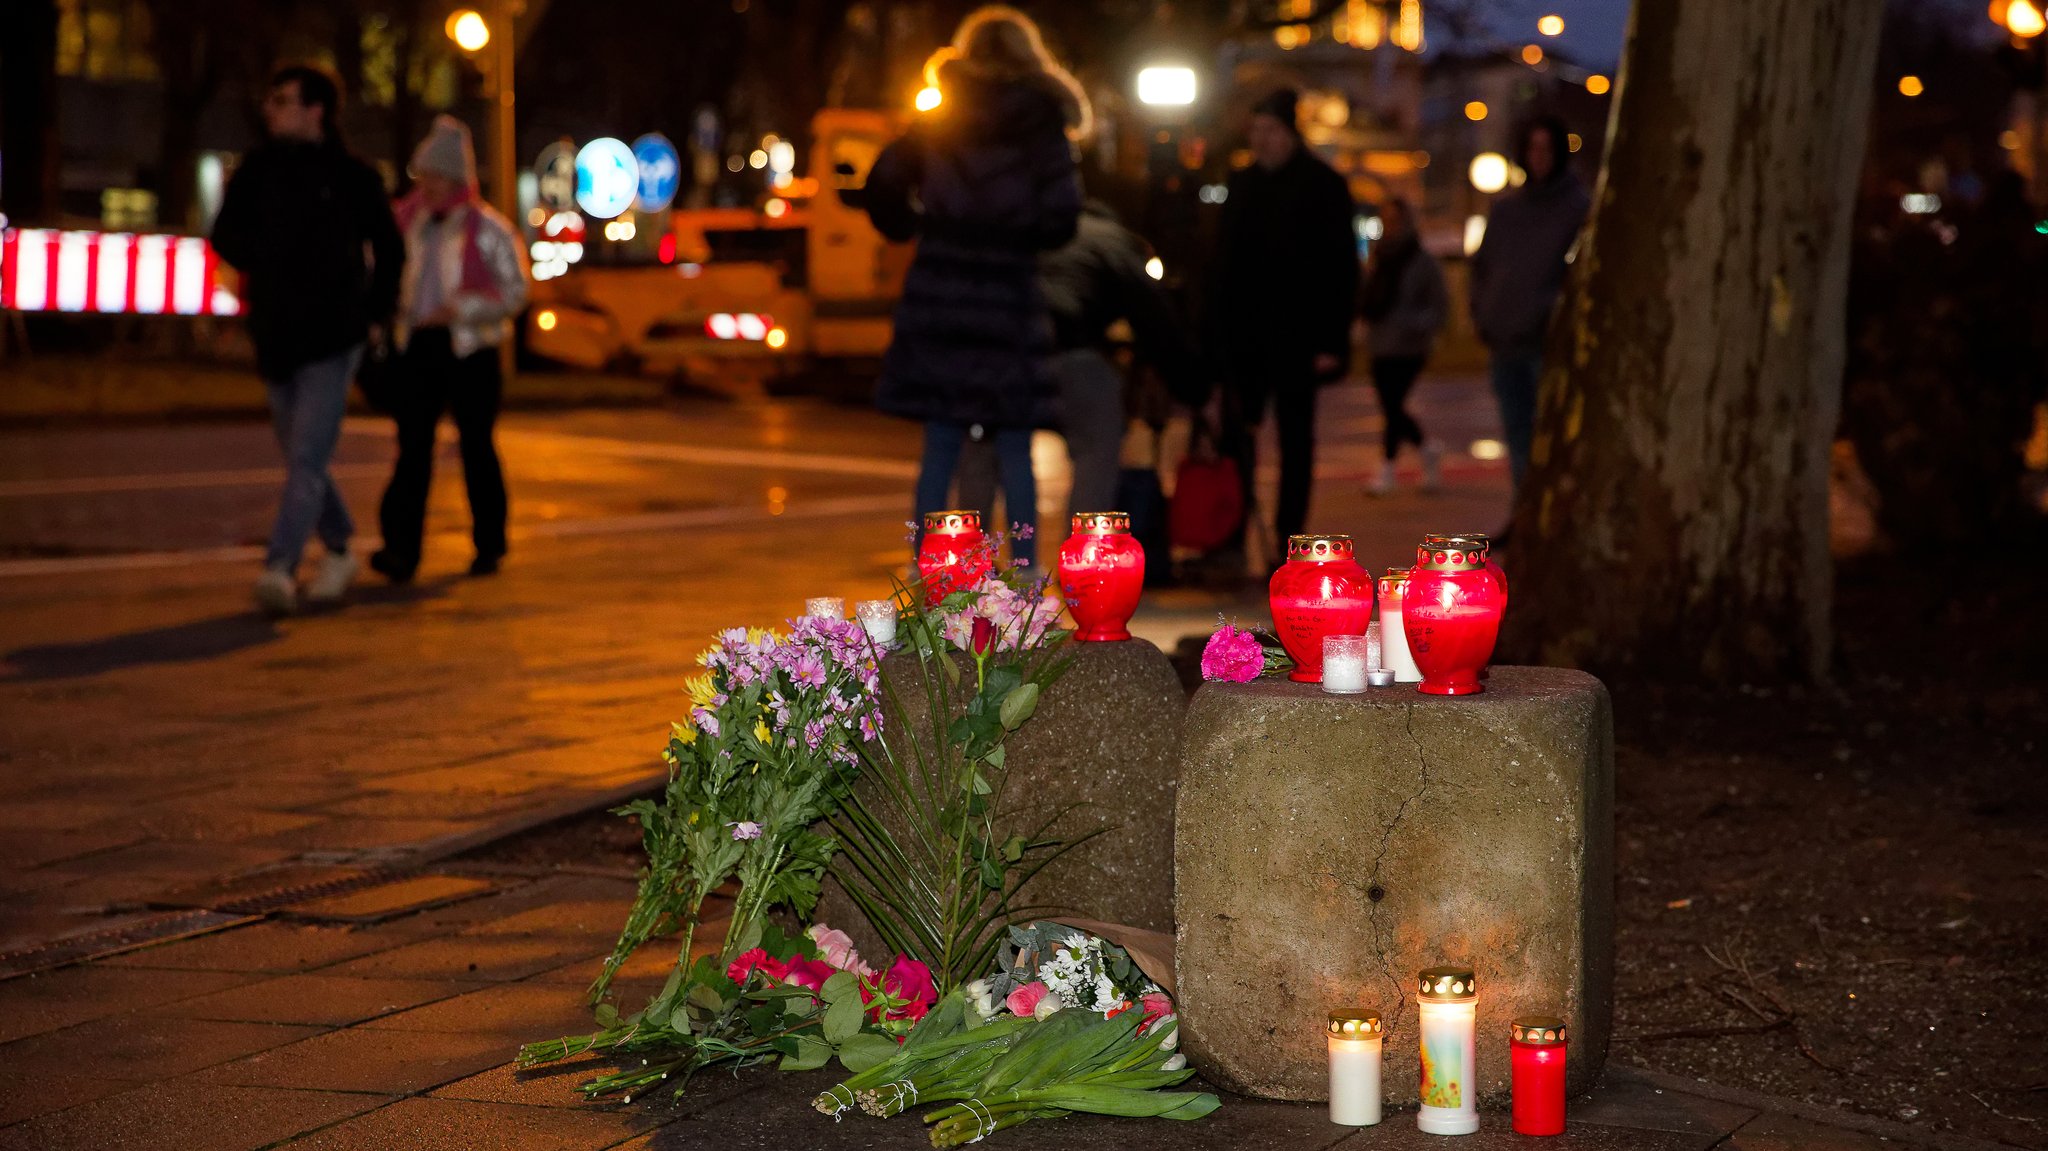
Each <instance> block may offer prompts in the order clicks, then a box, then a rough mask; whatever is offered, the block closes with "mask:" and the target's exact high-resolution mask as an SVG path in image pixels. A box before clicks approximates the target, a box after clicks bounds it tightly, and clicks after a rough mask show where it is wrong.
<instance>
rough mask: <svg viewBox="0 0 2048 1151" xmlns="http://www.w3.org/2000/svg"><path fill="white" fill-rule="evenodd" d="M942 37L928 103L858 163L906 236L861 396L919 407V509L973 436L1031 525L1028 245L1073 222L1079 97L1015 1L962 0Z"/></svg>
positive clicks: (1047, 329) (895, 233) (895, 229)
mask: <svg viewBox="0 0 2048 1151" xmlns="http://www.w3.org/2000/svg"><path fill="white" fill-rule="evenodd" d="M942 51H943V55H944V57H945V58H944V59H943V60H942V61H940V62H939V63H938V64H937V66H936V68H935V69H934V70H933V73H934V78H935V80H936V83H937V87H938V89H939V92H940V103H939V104H938V105H937V106H936V107H935V108H932V109H930V110H929V111H927V112H925V113H924V114H923V115H921V116H920V117H919V119H918V120H917V122H916V123H914V124H913V125H912V126H911V128H910V130H909V132H907V133H906V134H905V135H904V136H903V138H902V139H900V140H898V141H896V142H895V143H893V144H891V145H890V146H889V147H888V148H887V149H885V150H884V151H883V153H882V155H881V156H880V157H879V158H878V159H877V160H876V161H875V165H874V168H873V170H872V171H871V172H870V173H869V174H868V181H867V192H866V196H867V209H868V213H869V215H871V216H872V217H873V218H874V221H875V227H876V228H877V229H878V230H880V231H881V233H882V234H883V235H885V236H888V237H889V238H891V239H894V240H899V241H903V240H910V239H913V238H915V239H916V240H917V241H918V247H917V254H916V256H915V257H914V258H913V259H912V261H911V265H910V270H909V272H908V274H907V275H906V277H905V279H904V283H903V297H902V299H901V300H900V301H899V302H898V303H897V306H896V315H895V333H894V338H893V339H892V341H891V342H890V345H889V351H888V353H887V355H886V356H885V357H884V358H883V361H882V379H881V383H880V386H879V389H878V391H877V393H876V400H875V402H876V404H877V406H879V407H880V408H881V409H882V410H883V411H885V412H889V413H890V414H892V415H898V416H905V417H908V418H910V419H915V420H922V421H924V458H923V461H922V463H921V464H920V466H919V474H918V480H917V497H916V511H917V518H918V522H919V523H920V524H921V523H922V522H923V519H924V513H926V512H929V511H934V510H937V509H939V508H943V507H945V506H946V499H947V491H948V489H949V488H950V486H951V484H952V480H953V471H954V467H955V465H956V463H957V462H958V460H959V457H960V450H961V445H962V444H964V443H966V442H967V441H968V440H969V439H975V440H983V439H988V440H993V441H994V443H995V448H996V456H997V460H998V463H999V466H1000V468H1001V472H1002V482H1003V498H1004V502H1005V503H1006V504H1007V505H1008V507H1009V513H1008V514H1009V517H1010V518H1011V519H1012V520H1016V521H1018V522H1019V523H1021V524H1024V525H1031V524H1032V523H1033V521H1034V520H1035V519H1036V511H1037V506H1038V505H1037V498H1038V497H1037V484H1036V482H1035V480H1034V479H1033V477H1032V474H1031V432H1032V429H1034V428H1036V427H1039V426H1042V425H1045V424H1049V423H1051V422H1052V418H1053V414H1054V413H1053V411H1052V381H1051V378H1050V376H1049V374H1048V370H1047V365H1046V358H1047V356H1048V355H1050V353H1051V352H1052V350H1053V339H1052V322H1051V318H1050V316H1049V315H1048V313H1047V311H1046V307H1045V301H1044V299H1043V298H1042V297H1041V296H1040V294H1039V287H1038V274H1037V273H1038V266H1037V260H1038V255H1039V253H1041V252H1045V251H1049V250H1051V249H1054V248H1057V247H1059V246H1060V245H1062V244H1064V243H1066V242H1067V240H1069V239H1070V238H1072V237H1073V235H1074V230H1075V225H1076V221H1077V219H1078V218H1079V216H1080V212H1081V183H1080V177H1079V175H1078V172H1077V170H1076V165H1075V148H1074V141H1075V140H1078V139H1079V138H1081V137H1082V136H1084V135H1086V133H1087V131H1088V127H1089V113H1088V103H1087V99H1086V97H1085V96H1083V95H1082V93H1081V89H1080V86H1079V85H1078V84H1076V83H1075V82H1074V79H1073V77H1071V76H1069V75H1068V74H1067V72H1066V71H1065V70H1064V69H1063V68H1061V67H1060V66H1059V64H1057V63H1056V62H1054V61H1053V59H1052V57H1051V56H1050V55H1049V54H1048V53H1047V52H1046V49H1045V45H1044V42H1043V41H1042V40H1041V38H1040V36H1039V32H1038V28H1037V26H1036V25H1034V24H1033V23H1032V22H1031V20H1030V19H1029V18H1027V17H1026V16H1025V15H1024V14H1023V13H1021V12H1018V11H1017V10H1016V9H1014V8H1008V7H1004V6H1000V5H991V6H989V7H986V8H982V9H979V10H977V11H976V12H974V13H973V14H971V15H969V16H968V17H967V19H966V20H964V21H962V22H961V24H960V29H959V31H958V32H957V33H956V34H955V36H954V40H953V45H952V47H951V48H949V49H945V50H942ZM1029 536H1030V533H1029V532H1021V533H1019V537H1018V538H1017V539H1015V540H1014V541H1013V542H1012V545H1011V558H1012V559H1013V560H1015V561H1016V562H1017V563H1020V564H1026V565H1030V564H1032V563H1034V562H1035V560H1036V556H1037V550H1036V545H1035V544H1034V543H1033V542H1032V541H1031V539H1030V538H1029Z"/></svg>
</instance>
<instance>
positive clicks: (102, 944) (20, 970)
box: [0, 909, 263, 980]
mask: <svg viewBox="0 0 2048 1151" xmlns="http://www.w3.org/2000/svg"><path fill="white" fill-rule="evenodd" d="M261 918H263V917H262V916H260V915H242V914H236V913H233V912H225V911H211V910H203V909H202V910H195V911H174V912H171V913H169V914H167V915H155V916H151V917H150V918H148V919H140V920H132V921H130V922H128V923H123V924H120V925H118V926H115V927H105V928H101V929H100V930H98V931H88V932H86V933H85V934H83V935H73V936H71V937H69V938H67V939H55V940H51V941H50V942H48V943H38V944H36V945H35V946H33V947H24V948H21V949H20V950H17V951H8V952H0V980H8V979H14V978H17V977H19V976H23V975H33V974H35V973H36V972H38V971H48V970H50V969H51V968H53V967H65V966H69V965H70V964H73V963H83V962H85V961H86V960H88V959H104V958H106V957H107V956H109V955H119V954H121V953H122V952H124V951H134V950H135V949H137V948H140V947H148V946H151V945H152V944H157V943H169V942H171V941H172V940H176V939H189V938H191V937H192V936H195V935H205V934H208V933H209V932H214V931H224V930H226V929H227V928H230V927H240V926H242V925H243V924H245V923H254V922H256V921H257V920H259V919H261Z"/></svg>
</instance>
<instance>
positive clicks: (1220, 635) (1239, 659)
mask: <svg viewBox="0 0 2048 1151" xmlns="http://www.w3.org/2000/svg"><path fill="white" fill-rule="evenodd" d="M1265 670H1266V649H1265V648H1263V647H1261V646H1260V645H1259V637H1258V636H1256V635H1253V634H1252V633H1251V632H1249V631H1240V630H1239V629H1237V628H1235V627H1232V626H1231V625H1229V624H1224V625H1223V626H1222V627H1220V628H1217V629H1216V634H1215V635H1212V636H1210V637H1209V642H1208V644H1207V645H1206V646H1204V647H1203V648H1202V678H1203V679H1206V680H1227V681H1229V682H1231V683H1250V682H1251V681H1253V680H1255V679H1257V678H1259V673H1260V672H1263V671H1265Z"/></svg>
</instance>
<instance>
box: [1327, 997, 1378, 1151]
mask: <svg viewBox="0 0 2048 1151" xmlns="http://www.w3.org/2000/svg"><path fill="white" fill-rule="evenodd" d="M1380 1038H1381V1032H1380V1015H1379V1012H1377V1011H1363V1010H1360V1009H1358V1008H1346V1009H1344V1010H1341V1011H1332V1012H1330V1122H1332V1123H1341V1124H1343V1125H1344V1126H1346V1127H1370V1126H1372V1125H1373V1124H1375V1123H1378V1122H1379V1121H1380Z"/></svg>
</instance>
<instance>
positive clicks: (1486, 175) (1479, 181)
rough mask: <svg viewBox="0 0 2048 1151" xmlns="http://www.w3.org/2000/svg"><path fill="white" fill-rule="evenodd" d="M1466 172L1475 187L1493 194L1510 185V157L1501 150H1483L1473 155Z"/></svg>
mask: <svg viewBox="0 0 2048 1151" xmlns="http://www.w3.org/2000/svg"><path fill="white" fill-rule="evenodd" d="M1465 174H1466V175H1467V176H1468V177H1470V178H1471V180H1472V186H1473V187H1475V188H1477V189H1479V190H1480V191H1482V192H1484V193H1486V194H1487V195H1489V196H1491V195H1493V194H1494V193H1495V192H1498V191H1500V190H1501V189H1502V188H1505V187H1507V186H1508V158H1507V157H1506V156H1503V155H1501V154H1500V153H1499V152H1481V153H1479V154H1478V155H1477V156H1474V157H1472V166H1471V167H1470V168H1469V169H1468V170H1467V171H1466V173H1465Z"/></svg>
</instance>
